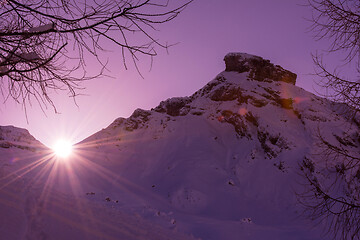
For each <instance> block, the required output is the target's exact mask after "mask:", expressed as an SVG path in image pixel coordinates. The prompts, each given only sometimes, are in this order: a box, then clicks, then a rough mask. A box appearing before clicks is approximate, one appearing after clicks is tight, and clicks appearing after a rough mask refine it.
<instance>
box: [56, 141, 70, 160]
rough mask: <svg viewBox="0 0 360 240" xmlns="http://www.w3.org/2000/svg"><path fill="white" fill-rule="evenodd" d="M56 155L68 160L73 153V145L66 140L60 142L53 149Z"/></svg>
mask: <svg viewBox="0 0 360 240" xmlns="http://www.w3.org/2000/svg"><path fill="white" fill-rule="evenodd" d="M52 150H53V151H54V153H55V155H56V156H57V157H60V158H67V157H69V156H70V154H71V153H72V144H71V143H70V142H69V141H66V140H58V141H57V142H56V143H55V144H54V146H53V147H52Z"/></svg>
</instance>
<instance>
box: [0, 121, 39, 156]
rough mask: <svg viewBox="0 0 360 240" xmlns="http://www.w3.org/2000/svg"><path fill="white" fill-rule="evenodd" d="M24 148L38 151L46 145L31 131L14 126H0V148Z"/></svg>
mask: <svg viewBox="0 0 360 240" xmlns="http://www.w3.org/2000/svg"><path fill="white" fill-rule="evenodd" d="M10 147H16V148H22V149H27V150H31V151H36V150H40V149H43V148H45V146H44V145H43V144H42V143H40V142H39V141H38V140H36V139H35V138H34V137H33V136H32V135H30V133H29V131H28V130H26V129H22V128H16V127H14V126H0V148H10Z"/></svg>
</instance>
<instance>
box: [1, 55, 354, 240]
mask: <svg viewBox="0 0 360 240" xmlns="http://www.w3.org/2000/svg"><path fill="white" fill-rule="evenodd" d="M225 62H226V71H224V72H222V73H220V74H219V75H218V76H216V77H215V79H214V80H212V81H210V82H209V83H208V84H207V85H205V86H204V87H203V88H202V89H200V90H198V91H197V92H196V93H194V94H193V95H192V96H189V97H178V98H171V99H168V100H166V101H163V102H161V103H160V104H159V106H157V107H155V108H153V109H151V110H142V109H137V110H135V111H134V113H133V114H132V115H131V116H130V117H129V118H127V119H125V118H118V119H116V120H115V121H114V122H113V123H112V124H110V126H108V127H107V128H105V129H103V130H101V131H99V132H97V133H95V134H94V135H92V136H90V137H88V138H87V139H85V140H83V141H82V142H80V143H78V144H77V145H76V146H75V147H76V150H75V153H74V154H73V155H72V156H71V158H70V159H69V160H68V161H65V162H62V161H58V160H57V159H56V158H54V157H53V156H52V155H51V153H50V152H49V151H48V150H46V149H42V150H41V151H40V150H39V152H36V153H34V154H33V156H31V157H28V158H27V159H26V160H24V161H17V162H15V163H13V164H12V165H9V164H8V162H9V159H12V158H13V156H16V155H19V156H22V155H28V154H29V153H30V152H31V151H30V150H29V149H21V148H15V147H7V148H1V147H0V154H1V155H0V156H1V157H0V164H1V166H2V167H1V169H2V171H0V174H1V176H3V177H2V178H1V184H3V185H4V186H6V187H1V188H0V189H1V190H0V194H1V195H0V196H1V199H4V200H3V201H0V207H1V208H2V211H1V212H3V211H5V214H3V215H2V216H0V222H4V223H5V222H6V225H0V226H6V227H2V228H0V238H1V239H193V238H197V239H203V240H218V239H221V240H222V239H228V240H232V239H234V240H235V239H236V240H237V239H251V240H257V239H279V240H285V239H286V240H288V239H294V240H295V239H302V240H303V239H309V240H310V239H326V237H323V236H322V234H321V233H322V229H321V226H318V227H315V228H314V227H313V224H312V222H310V221H309V220H307V219H306V218H304V217H302V216H301V211H302V206H301V205H299V204H298V201H297V199H296V195H295V193H296V192H298V191H301V190H302V187H303V186H302V185H301V184H300V183H301V182H302V181H303V179H302V177H301V174H300V171H299V164H300V163H301V162H303V161H304V159H305V158H306V157H311V158H312V159H317V161H316V163H315V164H316V166H317V168H319V169H320V168H323V167H325V162H323V159H322V158H321V156H318V155H317V154H318V153H320V152H321V149H319V147H318V145H317V144H318V142H319V139H318V137H317V134H318V133H319V132H320V133H321V134H322V136H325V137H326V139H327V141H329V142H331V143H334V144H338V145H344V144H343V143H344V139H345V140H346V141H350V142H352V143H353V144H354V145H359V142H357V140H356V139H357V137H358V134H359V129H358V128H357V127H356V126H355V125H351V124H350V122H349V120H347V119H346V118H345V117H344V113H346V106H343V105H339V104H335V103H333V102H330V101H328V100H326V99H323V98H320V97H318V96H315V95H313V94H311V93H309V92H306V91H305V90H303V89H301V88H299V87H296V86H295V81H296V75H295V74H293V73H291V72H289V71H287V70H284V69H282V68H281V67H280V66H275V65H273V64H272V63H270V62H269V61H268V60H264V59H262V58H261V57H257V56H253V55H250V54H242V53H232V54H228V55H227V56H226V57H225ZM12 137H13V136H11V138H12ZM29 138H30V137H29ZM344 147H347V146H344ZM10 152H12V153H11V154H10ZM38 154H42V155H41V157H42V158H41V157H39V155H38ZM316 156H318V157H316ZM38 159H42V161H41V163H40V164H39V165H38V166H36V167H34V168H32V169H31V170H30V171H28V172H27V173H26V174H22V172H23V171H24V170H21V169H22V168H23V167H24V166H29V164H33V163H34V162H38V161H39V160H38ZM7 164H8V165H7ZM19 169H20V171H19ZM14 173H16V174H18V173H20V175H21V177H17V175H15V174H14ZM13 178H14V179H15V180H14V181H10V180H9V179H13ZM9 182H10V183H9ZM13 205H14V206H13ZM9 206H11V207H9ZM7 219H10V220H9V221H7ZM9 229H10V230H9ZM4 236H5V237H4Z"/></svg>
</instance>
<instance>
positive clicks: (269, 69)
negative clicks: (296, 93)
mask: <svg viewBox="0 0 360 240" xmlns="http://www.w3.org/2000/svg"><path fill="white" fill-rule="evenodd" d="M224 61H225V65H226V69H225V71H227V72H231V71H235V72H239V73H242V72H250V73H249V78H251V79H253V80H257V81H266V80H273V81H282V82H287V83H291V84H293V85H295V82H296V77H297V75H296V74H295V73H292V72H290V71H288V70H285V69H283V68H282V67H281V66H279V65H274V64H272V63H270V60H266V59H263V58H262V57H259V56H254V55H250V54H246V53H229V54H227V55H226V56H225V58H224Z"/></svg>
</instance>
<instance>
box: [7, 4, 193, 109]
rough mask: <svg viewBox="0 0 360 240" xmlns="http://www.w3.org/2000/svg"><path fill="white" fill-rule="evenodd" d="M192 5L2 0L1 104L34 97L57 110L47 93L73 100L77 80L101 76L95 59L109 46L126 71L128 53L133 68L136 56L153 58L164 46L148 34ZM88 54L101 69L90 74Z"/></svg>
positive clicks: (24, 101) (103, 66)
mask: <svg viewBox="0 0 360 240" xmlns="http://www.w3.org/2000/svg"><path fill="white" fill-rule="evenodd" d="M192 1H193V0H179V1H172V2H171V3H173V2H174V3H173V5H174V7H170V1H166V0H117V1H110V0H103V1H98V0H80V1H77V0H38V1H13V0H4V1H2V2H1V3H0V6H1V8H0V79H1V81H0V89H1V93H2V94H3V96H4V98H5V100H6V99H8V98H12V99H14V100H16V101H18V102H19V103H22V104H24V105H26V103H28V102H29V100H30V99H31V98H35V99H36V100H37V101H38V103H39V104H40V105H44V106H45V105H46V104H47V103H48V104H50V105H51V106H53V107H54V109H55V110H56V108H55V105H54V103H53V102H52V100H51V97H50V95H49V91H50V90H66V91H68V93H69V95H70V96H71V97H75V96H76V95H77V91H78V90H79V89H80V87H79V83H80V82H82V81H85V80H89V79H92V78H95V77H98V76H100V75H102V74H103V70H104V69H105V68H106V62H103V61H102V60H101V58H100V56H101V55H102V53H103V52H104V50H105V46H106V45H107V44H108V43H109V42H111V44H113V45H115V46H117V47H118V48H119V50H120V53H121V60H122V62H123V64H124V67H125V68H127V61H128V57H127V56H126V55H127V54H129V56H130V60H131V61H132V62H133V64H134V65H135V68H136V69H138V66H137V63H138V61H139V59H140V56H148V57H150V58H153V57H154V56H156V55H157V52H156V47H158V48H165V49H166V48H168V45H167V44H163V43H161V42H160V41H158V40H157V39H156V38H155V37H154V36H153V34H154V31H156V29H157V26H158V25H160V24H163V23H166V22H169V21H171V20H172V19H174V18H175V17H177V16H178V15H179V13H181V12H182V11H183V10H184V9H185V8H186V7H187V6H188V5H189V4H190V3H191V2H192ZM135 40H136V41H135ZM89 54H90V55H92V56H93V57H94V58H95V59H96V60H97V61H98V62H99V64H100V65H101V66H102V70H100V71H99V74H97V75H95V76H88V75H87V72H86V64H85V63H86V59H85V56H88V55H89ZM69 63H71V64H72V66H71V67H70V64H69ZM79 75H80V77H76V76H79Z"/></svg>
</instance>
